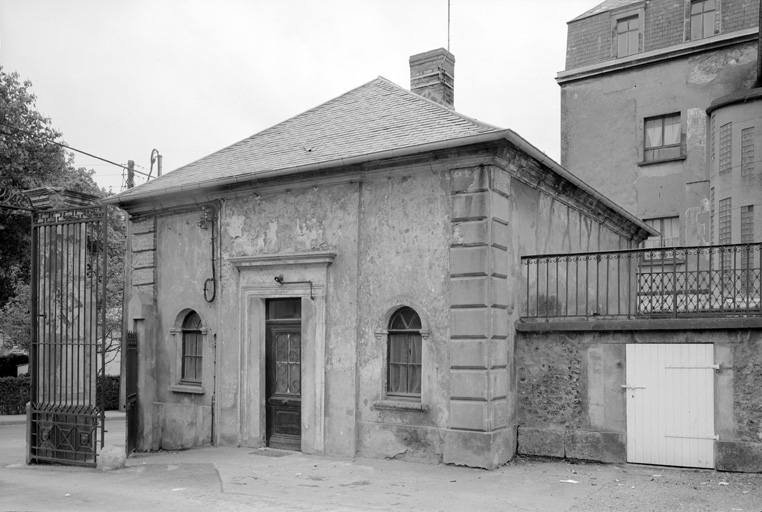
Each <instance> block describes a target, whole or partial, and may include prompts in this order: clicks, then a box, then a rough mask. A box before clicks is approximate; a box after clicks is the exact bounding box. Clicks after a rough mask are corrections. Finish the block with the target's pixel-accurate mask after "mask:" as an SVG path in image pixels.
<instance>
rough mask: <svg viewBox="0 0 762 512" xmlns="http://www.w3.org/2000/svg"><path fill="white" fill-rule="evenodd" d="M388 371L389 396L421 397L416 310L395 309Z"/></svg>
mask: <svg viewBox="0 0 762 512" xmlns="http://www.w3.org/2000/svg"><path fill="white" fill-rule="evenodd" d="M388 332H389V334H388V355H387V361H388V363H387V364H388V374H387V379H386V392H387V394H388V395H390V396H405V397H418V398H420V396H421V364H422V356H421V317H419V316H418V313H416V312H415V311H414V310H413V309H411V308H409V307H402V308H400V309H398V310H397V311H395V312H394V314H393V315H392V317H391V319H390V320H389V329H388Z"/></svg>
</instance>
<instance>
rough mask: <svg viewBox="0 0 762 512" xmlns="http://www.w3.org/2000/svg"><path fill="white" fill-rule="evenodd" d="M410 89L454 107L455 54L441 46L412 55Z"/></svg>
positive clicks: (448, 106)
mask: <svg viewBox="0 0 762 512" xmlns="http://www.w3.org/2000/svg"><path fill="white" fill-rule="evenodd" d="M410 90H411V91H412V92H414V93H416V94H418V95H419V96H423V97H424V98H427V99H429V100H431V101H435V102H437V103H439V104H440V105H444V106H445V107H447V108H449V109H454V108H455V56H454V55H453V54H452V53H450V52H448V51H447V50H445V49H444V48H439V49H438V50H431V51H428V52H424V53H419V54H417V55H413V56H412V57H410Z"/></svg>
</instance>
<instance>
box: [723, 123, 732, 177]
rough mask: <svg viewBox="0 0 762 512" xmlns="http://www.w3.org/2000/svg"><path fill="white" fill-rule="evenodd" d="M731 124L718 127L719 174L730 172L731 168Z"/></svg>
mask: <svg viewBox="0 0 762 512" xmlns="http://www.w3.org/2000/svg"><path fill="white" fill-rule="evenodd" d="M732 144H733V123H727V124H723V125H722V126H720V172H721V173H723V172H730V170H731V169H732V168H733V153H732V151H731V150H732Z"/></svg>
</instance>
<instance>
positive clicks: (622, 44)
mask: <svg viewBox="0 0 762 512" xmlns="http://www.w3.org/2000/svg"><path fill="white" fill-rule="evenodd" d="M639 38H640V19H639V17H638V16H630V17H628V18H622V19H619V20H617V22H616V41H617V52H616V56H617V57H627V56H628V55H633V54H635V53H638V48H639Z"/></svg>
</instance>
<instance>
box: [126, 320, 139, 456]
mask: <svg viewBox="0 0 762 512" xmlns="http://www.w3.org/2000/svg"><path fill="white" fill-rule="evenodd" d="M125 348H126V350H125V355H126V357H127V364H126V365H125V367H126V374H127V375H126V379H125V383H126V388H127V389H126V392H125V398H126V400H125V401H126V409H127V455H129V454H131V453H132V452H134V451H135V449H136V448H137V441H138V333H136V332H133V331H127V345H126V347H125Z"/></svg>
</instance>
